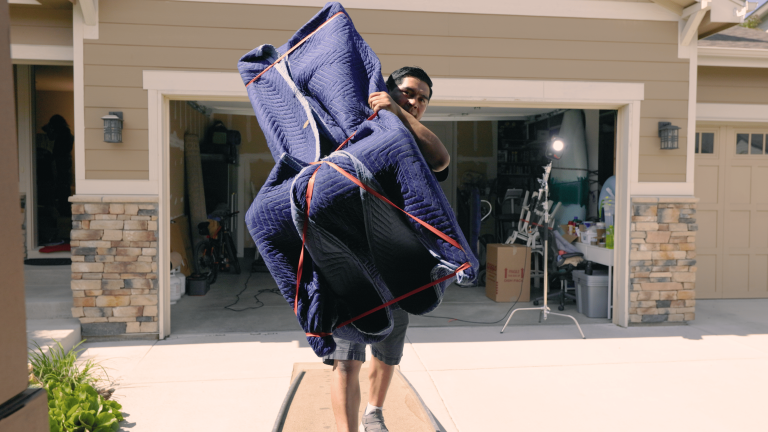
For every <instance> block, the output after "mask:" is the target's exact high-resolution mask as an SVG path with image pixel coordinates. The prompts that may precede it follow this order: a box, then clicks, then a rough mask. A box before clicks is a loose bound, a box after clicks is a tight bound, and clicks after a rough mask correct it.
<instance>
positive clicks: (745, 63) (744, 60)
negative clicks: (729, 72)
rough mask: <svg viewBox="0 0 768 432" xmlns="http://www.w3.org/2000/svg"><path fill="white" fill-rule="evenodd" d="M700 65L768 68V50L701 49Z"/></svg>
mask: <svg viewBox="0 0 768 432" xmlns="http://www.w3.org/2000/svg"><path fill="white" fill-rule="evenodd" d="M699 65H700V66H725V67H755V68H768V50H765V49H749V48H719V47H699Z"/></svg>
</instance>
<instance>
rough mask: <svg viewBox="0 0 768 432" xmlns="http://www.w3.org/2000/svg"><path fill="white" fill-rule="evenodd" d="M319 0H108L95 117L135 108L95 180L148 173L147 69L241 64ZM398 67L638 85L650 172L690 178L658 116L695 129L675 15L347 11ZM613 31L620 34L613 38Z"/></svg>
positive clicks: (90, 166)
mask: <svg viewBox="0 0 768 432" xmlns="http://www.w3.org/2000/svg"><path fill="white" fill-rule="evenodd" d="M317 11H318V9H317V8H307V7H281V6H264V5H244V4H225V3H196V2H161V1H140V0H132V1H130V2H129V1H118V0H101V1H100V3H99V21H100V23H99V36H100V37H99V39H97V40H85V41H84V64H85V66H84V68H85V110H86V112H85V117H86V118H85V121H86V128H87V129H91V130H93V129H98V128H100V127H101V126H100V124H99V123H98V122H100V120H99V117H100V116H101V115H103V114H100V113H103V112H105V111H109V110H121V111H123V112H125V128H126V133H125V135H124V143H123V144H122V145H120V146H114V145H113V146H111V147H108V148H105V144H104V143H103V142H101V140H99V139H96V133H95V131H93V132H89V131H86V139H85V169H86V178H89V179H103V178H123V179H132V178H148V166H149V165H148V157H149V155H148V153H147V129H146V127H147V126H146V123H147V94H146V91H145V90H143V89H142V71H143V70H145V69H150V70H157V69H169V68H172V69H184V70H206V71H228V72H234V71H236V65H237V60H238V59H239V58H240V57H241V56H242V55H243V54H244V53H246V52H247V51H248V50H250V49H252V48H253V47H255V46H257V45H259V44H262V43H270V42H271V43H273V44H275V45H281V44H282V43H284V42H285V41H286V40H287V39H288V38H289V37H290V36H291V35H292V34H293V33H294V32H295V31H296V29H298V28H299V27H301V26H302V25H303V24H304V23H305V22H306V21H307V20H308V19H309V18H310V17H312V16H313V15H314V14H315V13H316V12H317ZM349 13H350V16H351V17H352V19H353V21H354V22H355V25H356V27H357V29H358V31H360V33H361V34H362V35H363V37H364V38H365V39H366V41H368V43H369V44H370V45H371V47H372V48H373V49H374V51H375V52H376V53H377V54H378V55H379V57H380V59H381V61H382V72H383V73H384V74H388V73H390V72H392V71H393V70H395V69H396V68H398V67H400V66H403V65H418V66H421V67H423V68H424V69H425V70H427V71H428V72H429V73H430V75H432V76H434V77H452V78H496V79H532V80H542V79H544V80H546V79H551V80H579V81H609V82H611V81H612V82H640V83H644V84H645V100H644V101H643V103H642V112H641V125H640V135H641V138H640V162H639V173H640V181H673V182H674V181H680V182H682V181H685V170H686V155H685V146H681V148H680V149H679V150H673V151H661V150H660V149H659V143H658V136H657V131H658V122H659V121H671V122H672V123H673V124H675V125H677V126H680V127H681V128H682V129H681V131H680V140H681V142H685V140H686V137H687V134H688V131H687V124H688V121H687V119H688V81H689V63H688V60H687V59H679V58H678V47H677V40H678V33H677V32H678V28H677V23H676V22H655V21H625V20H604V19H572V18H547V17H530V16H503V15H481V14H477V15H467V14H448V13H427V12H424V13H419V12H408V13H402V12H394V11H378V10H349ZM607 39H610V40H607Z"/></svg>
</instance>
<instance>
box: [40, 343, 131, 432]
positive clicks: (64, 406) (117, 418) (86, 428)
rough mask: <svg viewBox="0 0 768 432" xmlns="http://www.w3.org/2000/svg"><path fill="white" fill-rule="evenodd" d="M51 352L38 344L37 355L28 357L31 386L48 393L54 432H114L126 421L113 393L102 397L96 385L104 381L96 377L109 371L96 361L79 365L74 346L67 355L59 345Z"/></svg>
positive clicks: (100, 377) (49, 410) (106, 391)
mask: <svg viewBox="0 0 768 432" xmlns="http://www.w3.org/2000/svg"><path fill="white" fill-rule="evenodd" d="M54 342H56V345H55V346H52V347H50V349H49V350H48V352H47V353H46V352H44V351H43V349H42V348H41V347H40V345H38V344H37V343H35V347H36V351H32V352H30V353H29V362H30V364H31V365H32V375H31V377H30V384H32V385H36V386H40V387H43V388H45V390H46V392H47V393H48V420H49V424H50V428H51V432H113V431H117V430H118V429H120V426H119V424H118V423H119V422H121V421H123V415H122V414H121V413H120V409H122V406H121V405H120V404H119V403H117V402H115V401H112V400H108V399H106V398H105V397H103V396H102V395H106V397H107V398H108V397H109V396H110V395H111V391H112V390H111V389H110V390H102V391H101V393H100V392H99V391H98V390H96V388H94V385H96V384H98V383H99V382H100V381H102V380H104V379H105V378H103V377H102V376H101V375H99V374H97V373H96V372H97V371H98V370H101V371H102V372H104V375H103V376H104V377H106V378H107V379H108V377H107V375H106V371H105V370H104V368H103V367H101V366H100V365H99V364H97V363H96V362H94V361H93V360H87V361H85V362H82V363H81V364H80V365H78V364H77V356H78V354H80V352H81V351H82V350H80V351H78V350H77V347H78V346H80V344H82V343H83V342H85V341H84V340H83V341H81V342H80V343H78V344H77V345H75V346H74V347H73V348H72V349H71V350H69V351H68V352H65V351H64V347H63V346H61V343H59V342H58V341H54Z"/></svg>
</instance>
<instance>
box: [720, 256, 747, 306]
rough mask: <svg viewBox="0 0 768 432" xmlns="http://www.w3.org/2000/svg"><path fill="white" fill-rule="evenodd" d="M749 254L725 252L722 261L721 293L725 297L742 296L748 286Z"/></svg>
mask: <svg viewBox="0 0 768 432" xmlns="http://www.w3.org/2000/svg"><path fill="white" fill-rule="evenodd" d="M749 267H750V266H749V255H748V254H726V256H725V262H724V263H723V294H724V297H726V298H739V297H744V296H745V295H746V294H747V292H748V291H749V290H748V287H749Z"/></svg>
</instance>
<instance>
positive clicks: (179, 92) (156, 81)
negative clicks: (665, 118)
mask: <svg viewBox="0 0 768 432" xmlns="http://www.w3.org/2000/svg"><path fill="white" fill-rule="evenodd" d="M434 87H435V89H436V94H435V97H434V98H433V100H432V104H439V105H448V106H457V105H459V106H478V105H480V106H493V107H551V108H583V109H618V110H619V120H620V127H619V132H618V139H619V142H620V143H622V145H619V146H618V150H617V164H618V167H617V171H618V172H620V173H622V172H623V173H626V175H619V176H618V177H617V195H618V196H619V198H618V199H617V201H618V202H617V220H619V221H623V224H624V225H625V228H624V229H623V230H619V232H622V233H623V234H624V235H621V236H617V238H616V239H615V241H616V262H617V263H621V264H619V265H617V266H616V271H615V275H616V280H617V281H621V282H619V283H615V284H614V286H615V287H617V289H616V292H615V297H614V298H615V301H614V306H615V308H616V309H615V310H616V313H615V314H614V323H616V324H618V325H621V326H627V325H628V320H629V314H628V312H629V309H628V307H629V298H628V295H629V294H628V290H626V289H624V290H619V289H618V287H627V284H628V282H629V279H628V276H629V272H628V271H629V267H628V264H629V261H628V259H629V203H630V196H631V195H632V194H634V190H633V189H631V186H632V185H633V184H634V183H636V179H637V172H636V171H637V170H636V167H637V165H636V162H637V156H638V146H639V141H640V104H641V101H642V100H643V99H644V85H643V84H640V83H603V82H580V81H533V80H530V81H529V80H484V79H454V78H436V79H435V80H434ZM144 89H146V90H147V98H148V111H149V113H148V116H149V118H148V128H149V155H150V160H151V159H153V158H154V159H155V160H156V163H155V164H153V165H152V168H151V169H153V170H154V172H151V173H150V177H151V178H155V179H157V181H158V183H159V185H160V187H159V188H158V195H159V198H158V202H159V205H158V210H159V212H158V216H159V218H158V219H159V222H160V223H159V224H158V225H159V226H158V231H159V232H158V242H159V243H158V247H159V251H160V252H159V253H158V267H159V268H167V266H168V260H169V256H168V254H167V253H165V251H167V250H169V249H168V248H169V246H170V233H169V230H168V229H167V227H168V226H169V224H170V217H171V215H170V206H169V204H168V196H169V195H170V191H169V183H170V179H169V173H168V170H163V172H162V173H159V172H158V170H159V167H162V166H165V165H167V161H168V160H169V159H170V155H169V148H170V146H169V143H168V142H167V141H168V127H169V123H168V118H167V113H168V107H169V101H170V100H172V99H173V100H179V99H181V100H184V99H189V100H194V99H197V100H201V99H202V100H205V99H207V100H247V94H246V91H245V86H244V85H243V82H242V79H241V78H240V76H239V74H237V73H228V72H193V71H144ZM499 95H504V96H499ZM632 179H635V181H634V182H633V180H632ZM113 193H114V192H113ZM158 282H159V292H160V299H159V313H160V316H159V330H160V337H161V338H164V337H166V336H168V335H169V334H170V329H171V327H170V325H171V322H170V293H169V292H168V289H167V287H168V286H169V284H170V279H169V276H168V275H167V274H161V275H160V276H159V278H158Z"/></svg>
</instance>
